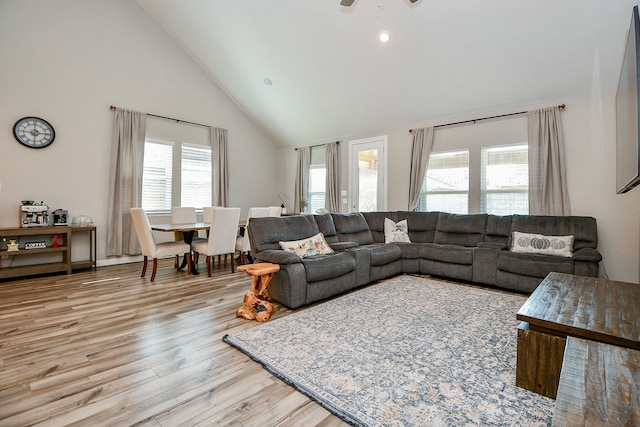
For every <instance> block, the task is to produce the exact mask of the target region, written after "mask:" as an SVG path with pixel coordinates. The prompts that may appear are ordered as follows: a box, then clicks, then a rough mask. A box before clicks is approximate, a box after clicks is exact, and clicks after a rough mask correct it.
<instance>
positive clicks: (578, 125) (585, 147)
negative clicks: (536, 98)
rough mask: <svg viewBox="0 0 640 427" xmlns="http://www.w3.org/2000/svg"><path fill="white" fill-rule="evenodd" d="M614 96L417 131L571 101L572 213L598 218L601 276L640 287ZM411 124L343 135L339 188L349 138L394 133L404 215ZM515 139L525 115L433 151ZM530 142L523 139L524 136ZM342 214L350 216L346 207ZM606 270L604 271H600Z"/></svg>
mask: <svg viewBox="0 0 640 427" xmlns="http://www.w3.org/2000/svg"><path fill="white" fill-rule="evenodd" d="M614 96H615V94H609V95H598V96H594V97H585V98H580V99H562V100H555V101H550V102H548V103H546V104H545V105H530V106H524V107H523V106H513V107H511V108H505V109H502V110H500V111H487V112H486V113H485V114H482V113H479V114H475V115H473V116H469V117H450V118H440V119H437V120H432V121H425V122H424V123H416V124H414V125H413V127H423V126H430V125H437V124H443V123H451V122H457V121H461V120H467V119H473V118H478V117H486V116H493V115H497V114H506V113H511V112H516V111H523V110H529V109H534V108H543V107H547V106H553V105H558V104H561V103H565V104H566V105H567V108H566V109H565V110H564V111H563V112H562V113H561V117H562V122H563V129H564V138H565V149H566V157H567V165H566V166H567V181H568V186H569V194H570V204H571V211H572V214H573V215H584V216H593V217H595V218H596V220H597V222H598V238H599V245H598V249H599V250H600V251H601V253H602V254H603V257H604V260H603V263H602V265H601V273H602V274H607V275H608V277H609V278H611V279H614V280H620V281H628V282H635V283H637V282H640V215H639V213H640V188H636V189H635V190H633V191H631V192H629V193H627V194H623V195H617V194H615V136H616V135H615V104H614V100H615V98H614ZM408 129H409V128H408V127H406V128H399V129H391V130H381V131H380V132H376V133H374V134H367V135H349V136H344V137H340V136H337V138H338V139H343V140H344V141H345V142H344V144H341V149H340V156H341V164H342V168H341V169H342V176H341V189H342V190H347V189H348V187H349V186H348V182H347V181H348V165H347V163H348V154H349V153H348V141H349V140H354V139H359V138H366V137H371V136H376V135H388V136H389V153H388V155H389V159H388V160H389V171H388V182H389V194H388V206H389V210H406V209H407V204H408V199H409V190H408V189H409V165H410V159H411V134H410V133H409V132H408ZM493 136H495V138H497V139H502V140H503V141H506V140H508V139H512V140H513V141H512V142H520V141H524V140H526V138H527V132H526V118H524V117H522V116H520V117H516V118H509V119H500V120H491V121H482V122H478V123H477V124H469V125H459V126H451V127H445V128H439V129H436V131H435V135H434V147H433V149H434V151H440V150H447V149H454V148H460V147H471V148H473V147H476V148H477V147H479V146H481V145H491V144H495V143H496V142H493V141H495V140H493V141H492V137H493ZM523 138H524V139H523ZM281 153H282V156H283V158H285V159H286V161H287V164H288V167H287V175H286V179H287V180H288V181H287V182H286V183H284V184H283V186H285V188H287V189H288V190H287V191H288V192H291V194H292V192H293V182H294V179H295V159H296V155H295V152H294V151H293V150H291V149H281ZM343 211H347V206H344V209H343ZM602 267H603V268H602Z"/></svg>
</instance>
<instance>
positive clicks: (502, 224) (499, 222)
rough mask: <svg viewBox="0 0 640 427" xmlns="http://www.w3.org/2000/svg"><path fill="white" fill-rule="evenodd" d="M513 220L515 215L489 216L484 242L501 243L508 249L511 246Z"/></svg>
mask: <svg viewBox="0 0 640 427" xmlns="http://www.w3.org/2000/svg"><path fill="white" fill-rule="evenodd" d="M512 218H513V215H502V216H500V215H489V216H488V217H487V227H486V229H485V234H484V241H485V242H490V243H501V244H503V245H504V246H505V247H506V246H507V245H508V244H509V238H510V237H511V220H512Z"/></svg>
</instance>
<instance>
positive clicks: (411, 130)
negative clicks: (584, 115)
mask: <svg viewBox="0 0 640 427" xmlns="http://www.w3.org/2000/svg"><path fill="white" fill-rule="evenodd" d="M564 108H565V105H564V104H560V105H558V109H560V110H564ZM527 113H528V111H518V112H517V113H509V114H500V115H497V116H490V117H481V118H479V119H471V120H463V121H461V122H454V123H445V124H442V125H435V126H434V127H433V128H434V129H435V128H442V127H445V126H453V125H461V124H464V123H475V122H479V121H481V120H489V119H499V118H500V117H509V116H517V115H520V114H527ZM411 132H413V129H409V133H411Z"/></svg>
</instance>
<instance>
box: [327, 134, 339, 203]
mask: <svg viewBox="0 0 640 427" xmlns="http://www.w3.org/2000/svg"><path fill="white" fill-rule="evenodd" d="M325 147H326V148H327V159H326V161H327V192H326V193H325V207H326V208H327V210H328V211H329V212H334V213H338V212H340V180H339V175H338V172H339V170H340V164H339V160H338V153H339V146H338V142H330V143H328V144H326V146H325Z"/></svg>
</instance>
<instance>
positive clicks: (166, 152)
mask: <svg viewBox="0 0 640 427" xmlns="http://www.w3.org/2000/svg"><path fill="white" fill-rule="evenodd" d="M172 175H173V143H171V142H162V141H150V140H146V141H145V142H144V165H143V169H142V208H143V209H144V210H146V211H164V210H169V209H171V183H172V179H173V176H172Z"/></svg>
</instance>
